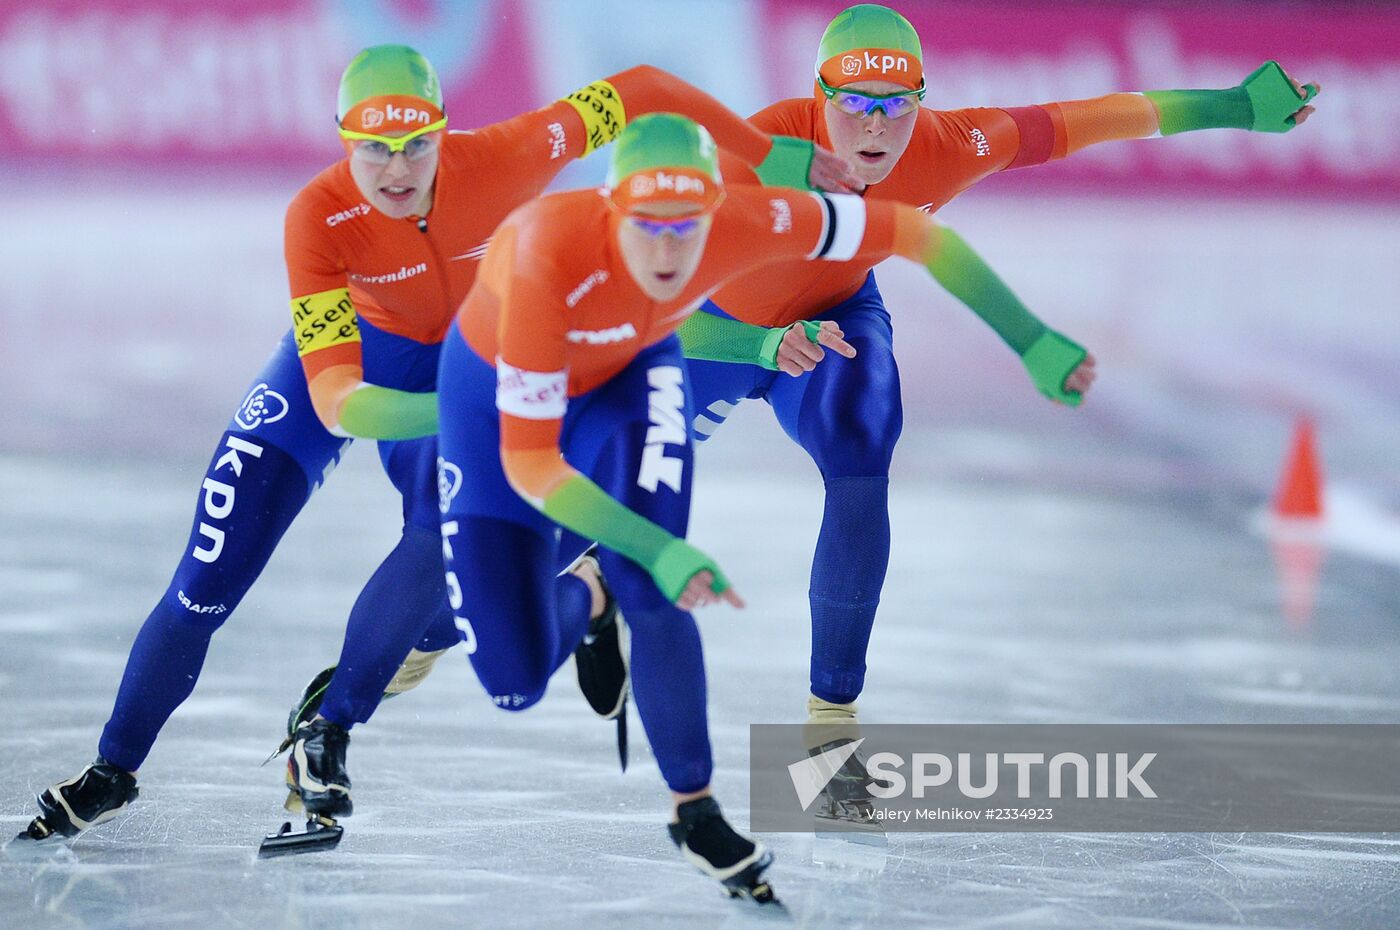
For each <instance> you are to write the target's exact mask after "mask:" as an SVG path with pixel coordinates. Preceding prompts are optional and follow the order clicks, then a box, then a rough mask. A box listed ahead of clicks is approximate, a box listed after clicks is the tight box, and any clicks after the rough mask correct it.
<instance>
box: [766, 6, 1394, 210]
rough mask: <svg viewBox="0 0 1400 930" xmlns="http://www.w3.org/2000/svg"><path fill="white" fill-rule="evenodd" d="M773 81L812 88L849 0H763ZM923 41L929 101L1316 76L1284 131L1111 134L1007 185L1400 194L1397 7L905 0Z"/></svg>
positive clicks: (982, 101) (1000, 100)
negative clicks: (1314, 104)
mask: <svg viewBox="0 0 1400 930" xmlns="http://www.w3.org/2000/svg"><path fill="white" fill-rule="evenodd" d="M762 3H763V8H764V16H765V18H766V19H767V20H768V22H769V25H770V29H769V32H768V34H769V35H770V36H771V37H772V39H771V41H772V42H773V43H774V44H775V46H776V47H775V48H774V50H773V52H774V53H773V54H772V55H770V56H768V59H767V61H768V63H769V69H770V70H769V74H770V79H771V82H772V92H773V94H774V95H775V96H793V95H799V94H801V95H805V94H807V93H810V92H811V74H812V68H813V60H814V56H815V50H816V47H817V42H818V39H819V38H820V36H821V32H822V29H823V28H824V26H825V24H826V22H827V21H828V20H829V19H830V17H831V16H833V15H834V14H835V13H837V12H839V11H840V10H841V9H842V8H843V7H845V6H846V5H847V3H845V2H842V0H762ZM894 5H895V6H896V7H897V8H899V9H900V10H901V12H903V13H904V14H905V15H907V16H908V17H909V19H910V20H911V21H912V22H913V23H914V26H915V27H916V28H917V29H918V31H919V34H920V36H921V38H922V41H923V46H924V57H925V62H926V71H927V74H928V83H929V94H928V98H927V99H926V101H925V104H926V105H928V106H933V107H938V108H947V109H952V108H956V107H963V106H1019V105H1025V104H1031V103H1043V102H1046V101H1051V100H1069V99H1078V98H1084V97H1092V96H1097V95H1100V94H1104V93H1109V92H1112V91H1121V90H1158V89H1162V90H1165V89H1177V88H1197V87H1205V88H1210V87H1227V86H1231V85H1234V84H1238V83H1239V82H1240V80H1241V79H1242V78H1243V77H1244V76H1245V75H1246V74H1248V73H1249V72H1250V71H1252V70H1253V69H1254V68H1255V67H1256V66H1258V65H1259V64H1260V63H1261V62H1263V61H1264V60H1266V59H1269V58H1274V59H1277V60H1278V61H1279V62H1280V63H1282V64H1283V66H1284V68H1285V69H1287V70H1288V71H1289V73H1290V74H1292V75H1294V76H1295V77H1297V78H1299V79H1300V80H1302V81H1318V82H1320V83H1321V84H1322V87H1323V93H1322V95H1321V97H1320V98H1319V100H1318V112H1317V113H1316V114H1315V115H1314V117H1313V118H1312V119H1310V120H1309V122H1308V124H1307V125H1306V126H1305V127H1302V128H1300V129H1299V130H1297V131H1295V132H1292V133H1289V134H1288V135H1287V136H1282V137H1279V136H1273V135H1266V134H1256V133H1245V132H1237V131H1221V132H1202V133H1194V134H1190V135H1185V136H1177V137H1173V138H1171V139H1166V140H1161V139H1156V140H1149V141H1146V142H1133V143H1122V144H1110V145H1103V146H1099V147H1096V148H1093V149H1089V150H1086V151H1084V152H1081V153H1079V154H1076V155H1075V156H1073V157H1072V158H1070V159H1068V160H1067V161H1064V162H1060V163H1057V164H1055V165H1051V166H1047V167H1045V168H1039V169H1036V170H1035V171H1030V172H1021V173H1015V172H1013V173H1011V174H1009V175H1008V176H1007V177H1005V178H1003V179H994V180H993V181H992V182H988V183H996V184H1001V185H1011V184H1015V185H1019V186H1022V187H1024V186H1026V185H1042V186H1044V185H1049V186H1054V187H1068V188H1084V189H1093V190H1099V191H1103V190H1127V189H1132V190H1135V191H1142V190H1153V191H1161V192H1169V193H1181V192H1186V191H1190V190H1196V189H1205V190H1213V191H1214V190H1220V191H1230V192H1235V193H1268V194H1276V195H1277V194H1289V193H1307V194H1315V195H1323V196H1349V197H1350V196H1357V197H1376V198H1397V197H1400V9H1396V8H1394V7H1390V8H1384V7H1382V8H1375V9H1366V8H1363V7H1351V8H1347V7H1340V8H1339V7H1337V6H1325V5H1321V4H1305V3H1301V4H1300V3H1287V4H1284V3H1277V4H1275V3H1241V4H1232V5H1208V4H1199V5H1195V4H1183V3H1175V4H1170V5H1162V4H1151V5H1150V4H1146V3H1122V4H1116V5H1109V4H1103V3H1093V4H1089V3H1083V2H1078V3H1076V2H1064V3H1055V4H1043V5H1030V4H1025V3H1020V4H1018V3H1015V2H1000V3H995V4H994V3H980V2H978V3H972V2H924V3H915V2H904V3H895V4H894Z"/></svg>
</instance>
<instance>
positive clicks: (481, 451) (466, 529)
mask: <svg viewBox="0 0 1400 930" xmlns="http://www.w3.org/2000/svg"><path fill="white" fill-rule="evenodd" d="M438 392H439V398H440V403H441V407H442V422H441V427H440V428H441V433H440V436H439V440H440V445H441V450H442V463H441V469H442V474H441V482H440V483H441V486H442V488H443V490H444V495H443V500H442V502H441V506H442V545H443V554H444V556H445V557H446V560H447V571H448V580H447V586H448V595H449V598H450V599H451V603H452V606H453V608H454V611H455V614H456V618H457V626H458V628H459V629H460V630H461V632H462V637H463V639H464V640H465V641H466V644H467V652H468V654H469V656H470V658H471V663H472V667H473V668H474V669H475V670H476V674H477V677H478V678H479V679H480V680H481V683H482V685H483V687H485V689H486V691H487V693H488V694H489V695H490V696H491V699H492V700H493V701H494V702H495V703H496V705H497V706H498V707H501V708H504V709H506V710H524V709H525V708H527V707H530V706H532V705H534V704H535V703H537V702H538V701H539V700H540V698H542V697H543V696H544V692H545V688H546V686H547V684H548V682H549V678H550V676H551V675H552V674H553V673H554V671H555V670H556V669H558V668H559V666H560V665H561V664H563V662H564V661H565V660H566V659H567V658H568V657H569V655H570V654H571V653H572V652H573V651H574V649H575V648H577V647H578V645H579V643H580V642H581V641H582V639H583V636H584V633H585V632H586V631H587V628H588V613H589V598H588V591H587V588H586V587H585V586H584V584H583V582H581V581H579V580H578V579H577V578H573V577H572V576H563V577H558V576H556V574H555V572H556V569H557V564H558V562H559V561H560V558H559V554H558V551H559V547H560V541H559V538H560V529H559V527H557V526H556V525H555V524H554V523H553V522H552V521H550V520H549V519H548V518H547V517H545V516H544V515H543V514H541V513H540V512H539V511H537V510H535V509H534V508H532V507H531V506H529V505H528V504H526V503H525V501H523V500H522V499H521V498H520V497H519V495H517V494H516V493H515V492H514V491H513V490H512V489H511V488H510V486H509V485H508V484H507V482H506V478H505V475H504V473H503V472H502V470H501V461H500V453H499V445H500V425H499V422H500V421H499V417H500V415H499V413H498V412H497V410H496V405H495V393H496V373H495V370H494V369H493V368H492V367H491V366H490V365H488V364H486V363H485V362H483V361H482V360H481V359H479V358H478V357H477V356H476V354H475V353H474V352H472V350H471V349H470V348H468V347H467V345H466V343H465V342H463V340H462V338H461V336H460V335H458V333H457V331H456V330H455V329H453V330H452V331H451V332H450V333H449V335H448V337H447V342H446V344H445V346H444V348H443V356H442V370H441V374H440V376H439V380H438ZM657 411H664V412H669V413H665V414H660V413H656V412H657ZM690 413H691V408H690V405H689V394H688V392H687V391H686V388H685V362H684V360H683V359H682V357H681V354H680V345H679V342H678V341H677V340H676V338H675V337H674V336H672V337H670V338H667V339H665V340H663V341H662V342H660V343H657V344H656V345H654V346H651V347H649V348H647V349H646V350H644V351H643V352H642V353H641V354H639V355H638V356H637V357H636V358H635V359H634V360H633V361H632V362H631V364H629V365H628V366H627V368H625V369H624V370H623V371H622V372H621V373H619V374H618V375H616V376H615V377H614V378H613V379H612V380H611V381H609V382H608V383H607V384H605V385H603V386H601V387H599V388H597V389H595V390H593V391H591V392H589V393H588V394H585V395H583V396H581V397H576V398H574V399H572V400H571V401H570V403H569V410H568V413H567V415H566V416H565V419H564V429H563V435H562V438H561V444H562V447H563V452H564V456H565V458H566V459H567V460H568V461H569V463H570V464H571V465H573V466H574V467H575V468H577V469H578V470H579V471H581V472H583V473H584V474H586V475H588V476H589V477H590V478H592V479H593V480H594V481H595V482H597V483H598V484H599V485H600V486H601V487H602V488H603V490H605V491H607V492H608V493H609V494H611V495H613V496H614V497H615V498H617V499H618V500H620V501H621V502H622V503H624V504H626V505H627V506H628V507H630V508H631V509H633V510H634V511H637V512H638V513H641V514H642V515H644V516H646V517H648V518H649V519H651V520H653V521H655V522H656V523H659V524H660V525H661V526H663V527H665V528H666V529H668V530H669V531H671V532H672V533H674V534H676V535H678V536H684V535H685V532H686V524H687V522H688V519H689V512H690V490H691V482H692V481H693V479H694V467H693V458H692V454H691V445H690V441H689V439H688V437H685V436H684V435H680V436H678V439H679V441H678V442H675V443H670V442H667V441H665V440H659V439H657V438H655V435H654V434H653V435H652V436H650V437H649V435H648V434H649V432H650V431H651V430H652V426H653V422H652V419H651V416H652V415H654V414H655V415H668V416H671V415H673V416H674V417H676V418H677V420H678V422H685V421H683V420H680V419H679V418H681V417H685V418H686V419H687V420H688V418H689V416H690ZM649 438H650V439H652V442H651V446H652V450H651V453H650V458H651V459H652V460H655V459H656V458H657V456H658V454H659V456H660V457H661V458H662V459H666V460H674V461H676V462H678V463H679V468H678V469H675V468H671V469H670V470H668V471H667V473H666V478H667V479H669V480H670V482H671V483H668V481H667V480H661V481H647V480H644V477H643V476H644V475H646V474H647V473H648V465H647V464H646V462H647V459H648V455H647V449H648V439H649ZM644 485H647V486H644ZM673 485H674V486H673ZM648 486H650V488H651V489H649V488H648ZM566 536H567V539H568V540H569V543H568V544H569V545H577V537H574V536H573V534H566ZM601 562H602V565H603V571H604V573H605V574H606V576H607V579H608V583H609V584H610V585H611V587H612V590H613V594H614V595H615V596H616V598H617V600H618V604H619V606H620V607H621V610H622V613H623V615H624V617H625V618H626V621H627V625H628V628H629V630H630V633H631V640H632V693H633V695H634V697H635V698H636V702H637V711H638V713H639V714H640V715H641V718H642V725H643V726H644V727H645V728H646V733H647V738H648V739H649V740H650V742H651V746H652V751H653V753H654V754H655V756H656V761H657V764H658V766H659V767H660V769H661V774H662V776H663V777H664V778H665V780H666V784H667V785H669V786H670V788H671V789H672V790H673V791H682V792H688V791H697V790H699V789H700V788H703V787H705V786H706V785H708V784H709V782H710V773H711V769H712V761H711V757H710V742H709V735H708V729H707V721H706V714H705V667H704V660H703V657H702V655H701V647H700V632H699V630H698V629H697V628H696V625H695V620H694V618H693V617H691V615H690V614H688V613H686V612H684V611H681V610H678V609H677V608H676V607H675V606H674V605H672V604H671V603H670V602H669V601H668V600H667V599H666V597H665V596H664V595H663V594H662V593H661V592H660V591H659V590H658V589H657V588H656V585H655V583H654V582H653V581H652V579H651V576H650V575H649V574H648V573H647V572H646V571H644V570H643V569H641V568H640V567H638V566H637V565H635V564H634V563H632V562H630V561H628V560H627V559H624V558H622V557H621V556H619V555H617V554H616V553H613V552H611V551H608V550H603V551H602V554H601Z"/></svg>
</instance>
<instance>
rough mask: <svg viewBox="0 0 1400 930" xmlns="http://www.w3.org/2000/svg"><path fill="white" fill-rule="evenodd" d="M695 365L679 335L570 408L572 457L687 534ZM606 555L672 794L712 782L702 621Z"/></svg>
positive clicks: (642, 708) (640, 704)
mask: <svg viewBox="0 0 1400 930" xmlns="http://www.w3.org/2000/svg"><path fill="white" fill-rule="evenodd" d="M685 379H686V365H685V362H684V360H683V359H682V358H681V357H680V347H679V342H678V341H677V340H676V339H675V338H674V337H672V338H671V339H668V340H665V341H663V342H661V343H658V344H657V345H655V346H653V347H651V348H650V349H648V350H646V351H645V352H643V353H642V354H641V355H639V356H638V357H637V358H636V359H635V360H634V361H633V362H632V364H631V365H629V366H628V367H627V368H626V369H624V370H623V372H622V373H621V374H619V375H617V376H616V377H615V378H613V380H612V381H610V382H608V384H606V385H604V386H603V387H601V388H599V389H598V390H596V391H594V392H592V393H591V394H590V395H588V397H587V398H586V400H585V402H583V403H576V404H574V405H573V406H572V407H571V410H570V417H569V419H568V420H567V421H566V430H565V457H566V458H568V459H569V460H570V461H571V462H575V463H576V464H577V465H578V467H580V468H581V469H585V470H586V471H587V473H588V474H589V476H590V477H591V478H592V479H593V480H594V481H595V482H597V483H598V485H599V486H600V487H602V488H603V490H605V491H607V492H608V493H609V494H611V495H612V496H614V497H616V498H617V499H618V500H620V501H621V502H622V503H623V504H626V505H627V506H628V507H629V508H631V509H632V510H634V511H636V512H637V513H639V514H641V515H642V516H644V517H646V518H648V519H650V520H652V521H653V522H655V523H658V524H660V525H661V526H663V527H665V528H666V529H667V530H669V531H670V532H671V533H673V534H675V535H677V536H681V537H684V536H685V533H686V527H687V524H688V522H689V516H690V494H691V487H692V482H693V480H694V471H695V469H694V456H693V450H692V446H691V442H690V434H689V431H688V430H687V429H686V428H685V426H686V424H689V423H692V422H694V417H693V406H692V403H691V400H690V396H689V393H688V386H687V384H686V380H685ZM600 561H601V562H602V564H603V571H604V574H605V575H606V576H607V579H608V583H609V584H610V585H611V586H612V590H613V594H614V596H615V597H616V598H617V602H618V605H619V607H620V608H621V610H622V615H623V617H624V618H625V620H626V622H627V626H628V629H629V630H630V632H631V640H632V666H631V674H632V694H633V696H634V697H635V699H636V702H637V712H638V714H639V715H640V716H641V718H642V726H643V727H644V728H645V729H646V733H647V739H648V740H649V741H650V742H651V747H652V752H653V754H654V755H655V756H656V763H657V766H658V767H659V768H660V769H661V774H662V777H663V778H665V780H666V784H667V785H668V786H669V787H670V789H671V790H672V791H675V792H677V793H681V794H688V793H691V792H695V791H699V790H700V789H702V788H704V787H706V786H707V785H708V784H709V783H710V776H711V772H712V770H713V759H712V757H711V753H710V739H709V729H708V719H707V716H706V707H705V704H706V690H705V663H704V655H703V651H702V649H701V643H700V631H699V629H698V628H697V627H696V624H695V618H694V617H692V616H691V615H690V614H689V613H687V612H685V611H683V610H680V609H678V608H677V607H676V606H675V605H673V604H672V603H671V602H670V601H668V600H667V599H666V597H665V595H663V594H662V593H661V591H660V590H658V589H657V587H656V584H655V582H653V581H652V579H651V576H650V575H649V574H648V573H647V572H646V571H644V570H643V569H642V568H640V567H639V566H637V565H636V564H635V563H633V562H631V561H629V560H627V559H624V558H623V557H621V556H619V555H617V554H616V553H614V552H612V551H610V550H607V549H604V550H602V553H601V558H600Z"/></svg>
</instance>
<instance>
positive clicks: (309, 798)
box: [258, 719, 355, 859]
mask: <svg viewBox="0 0 1400 930" xmlns="http://www.w3.org/2000/svg"><path fill="white" fill-rule="evenodd" d="M349 745H350V734H349V733H347V732H346V731H345V728H344V727H342V726H341V725H340V724H338V723H331V722H330V721H329V720H323V719H316V720H311V721H306V722H303V723H302V724H301V725H300V726H299V727H297V732H296V735H295V737H294V738H293V740H292V754H291V756H289V757H288V758H287V788H288V789H289V791H288V793H287V800H286V802H285V804H284V805H283V806H284V807H286V809H287V810H289V811H292V812H294V813H298V812H304V813H305V814H306V829H305V830H304V831H302V832H299V833H296V832H292V825H291V823H290V822H287V823H284V824H282V828H281V829H280V830H278V832H276V833H269V834H267V835H266V836H264V837H263V841H262V843H261V845H259V846H258V857H259V858H262V859H267V858H271V857H273V856H285V855H289V854H293V853H303V852H315V851H316V850H320V849H329V848H332V847H334V846H336V845H337V844H338V843H339V842H340V838H341V836H342V835H343V834H344V832H345V828H344V827H341V826H340V825H339V824H337V823H336V822H335V819H336V818H337V817H348V816H350V814H351V813H353V812H354V810H355V806H354V804H353V803H351V800H350V775H349V773H348V772H346V770H345V751H346V749H347V747H349Z"/></svg>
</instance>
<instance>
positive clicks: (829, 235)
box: [707, 185, 912, 277]
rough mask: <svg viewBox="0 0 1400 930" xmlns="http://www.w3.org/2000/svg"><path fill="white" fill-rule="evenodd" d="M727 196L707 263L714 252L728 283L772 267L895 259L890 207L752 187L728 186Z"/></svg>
mask: <svg viewBox="0 0 1400 930" xmlns="http://www.w3.org/2000/svg"><path fill="white" fill-rule="evenodd" d="M725 190H726V195H725V200H724V203H723V205H722V206H721V207H720V214H719V217H718V218H717V221H716V227H715V230H714V231H713V232H712V233H711V235H710V244H709V246H708V247H707V261H708V260H709V259H708V251H710V250H713V251H714V252H715V258H716V260H717V262H718V264H719V265H720V266H722V268H723V274H724V275H725V276H726V277H730V276H734V275H738V274H742V273H744V272H746V271H750V270H752V269H753V268H755V267H757V266H760V265H765V264H768V263H770V262H783V261H792V260H794V259H796V260H806V261H837V262H848V261H870V262H872V263H874V262H878V261H881V260H883V259H885V258H888V257H889V256H890V255H892V254H893V250H894V241H895V213H894V211H893V210H892V209H891V208H892V207H893V206H894V204H893V203H892V202H890V201H883V200H874V201H870V202H867V201H865V200H864V199H862V198H860V197H857V196H855V195H853V194H821V193H815V192H803V191H796V190H793V189H791V188H771V187H754V186H751V185H726V188H725ZM910 209H912V208H910Z"/></svg>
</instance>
